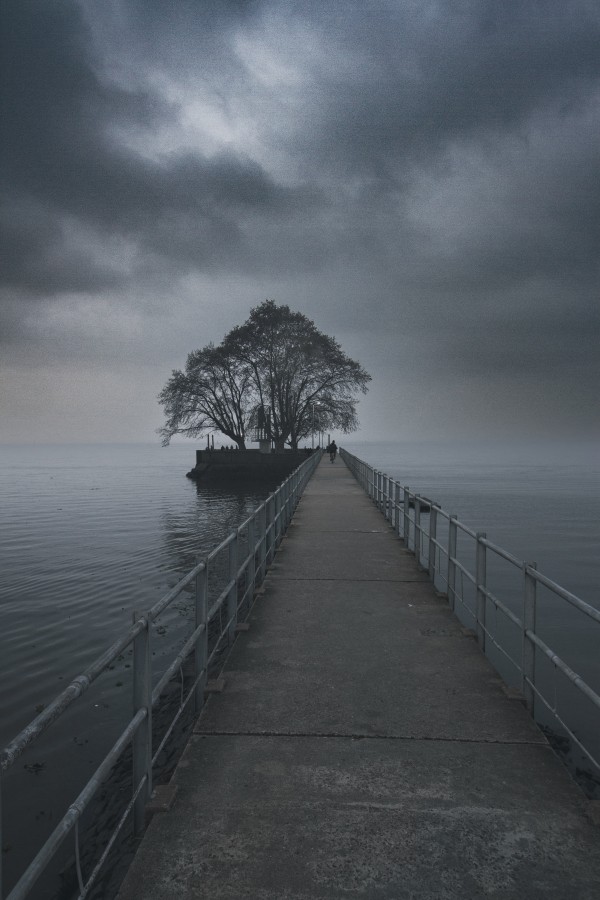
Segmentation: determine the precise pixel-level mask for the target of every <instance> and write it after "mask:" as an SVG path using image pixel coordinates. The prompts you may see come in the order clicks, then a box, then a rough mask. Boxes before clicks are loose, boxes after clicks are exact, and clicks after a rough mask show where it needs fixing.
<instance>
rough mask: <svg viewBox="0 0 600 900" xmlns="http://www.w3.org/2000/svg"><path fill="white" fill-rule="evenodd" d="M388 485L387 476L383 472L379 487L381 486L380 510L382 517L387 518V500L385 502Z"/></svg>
mask: <svg viewBox="0 0 600 900" xmlns="http://www.w3.org/2000/svg"><path fill="white" fill-rule="evenodd" d="M388 485H389V478H388V476H387V475H386V474H385V473H384V474H383V475H382V477H381V488H382V497H381V512H382V513H383V517H384V519H387V517H388V502H387V498H388V489H389V488H388Z"/></svg>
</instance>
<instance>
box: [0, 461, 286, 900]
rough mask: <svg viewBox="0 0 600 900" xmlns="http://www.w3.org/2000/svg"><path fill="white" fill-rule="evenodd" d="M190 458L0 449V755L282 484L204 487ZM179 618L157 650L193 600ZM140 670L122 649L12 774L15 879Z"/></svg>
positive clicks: (104, 740) (7, 798)
mask: <svg viewBox="0 0 600 900" xmlns="http://www.w3.org/2000/svg"><path fill="white" fill-rule="evenodd" d="M194 461H195V451H194V448H193V446H192V445H190V446H176V445H174V446H171V447H168V448H163V447H160V445H158V446H146V445H140V446H135V445H121V446H108V445H103V446H102V445H101V446H45V447H14V446H10V447H8V446H3V447H0V497H1V503H0V571H1V572H2V576H1V581H0V677H1V683H2V694H1V700H0V744H1V745H2V746H4V745H5V744H6V743H8V741H9V740H10V739H12V738H13V737H15V736H16V735H17V733H18V732H19V731H20V730H21V728H23V727H24V726H25V725H26V724H27V723H28V722H29V721H31V719H33V718H34V717H35V715H36V714H37V712H38V711H39V709H40V708H41V707H42V706H43V705H45V704H47V703H48V702H49V701H50V700H51V699H53V698H54V697H55V696H56V695H57V694H58V693H59V692H60V691H61V690H62V689H63V688H64V687H65V686H66V685H67V684H68V682H69V681H70V680H71V679H72V678H73V677H74V676H75V675H77V674H79V673H80V672H81V671H82V670H84V669H85V668H86V667H87V666H88V665H89V664H90V663H91V662H92V661H93V659H94V658H95V657H96V656H97V655H98V654H99V653H100V652H101V651H103V650H104V649H105V648H106V647H107V646H108V645H109V644H111V643H112V641H113V640H114V639H115V637H117V636H118V634H119V633H120V632H122V631H123V630H124V629H125V628H126V627H127V626H128V625H129V624H130V622H131V617H132V612H133V611H134V610H143V609H146V608H148V607H149V606H151V605H152V604H153V603H154V602H155V601H156V600H158V599H159V598H160V597H162V596H163V595H164V594H165V593H166V592H167V591H168V590H169V589H170V588H172V587H173V586H174V585H175V584H176V583H177V581H178V580H179V579H180V578H181V576H182V575H183V574H185V573H186V572H187V571H189V569H190V568H191V567H192V565H193V564H194V562H195V560H196V557H197V556H198V555H200V554H202V553H203V552H205V551H207V550H209V549H212V548H213V547H214V546H215V545H216V544H217V543H219V541H220V540H221V539H222V538H223V537H224V536H226V535H227V534H228V533H229V532H230V531H231V530H232V528H233V527H234V526H235V525H237V524H239V522H241V521H243V520H244V519H245V518H246V517H247V516H248V515H249V514H250V512H252V510H254V509H255V508H256V507H257V506H258V505H259V503H260V502H261V501H262V500H263V499H264V498H265V497H266V496H267V495H268V493H269V492H270V490H272V489H273V488H274V487H275V486H276V484H273V485H264V484H263V485H260V486H254V487H252V488H244V487H240V486H239V485H238V486H234V487H232V488H231V489H229V488H224V487H223V486H220V487H218V488H216V487H213V488H210V487H197V485H196V483H195V482H193V481H191V480H190V479H188V478H186V477H185V473H186V472H187V471H189V469H190V468H191V467H192V466H193V464H194ZM169 616H170V617H169ZM169 616H167V618H166V621H165V623H164V625H163V627H162V628H161V630H160V636H159V638H158V639H157V641H156V650H155V653H157V654H161V655H168V652H169V647H170V645H171V644H172V643H173V638H172V635H174V634H175V632H176V631H177V629H178V628H179V629H181V627H182V626H183V624H185V623H184V620H187V618H189V617H187V608H186V599H185V595H182V600H181V601H178V602H177V603H176V604H175V605H174V609H173V611H172V612H171V613H170V614H169ZM178 619H179V621H177V620H178ZM163 644H164V648H163V647H162V645H163ZM130 674H131V660H130V656H129V655H128V654H124V656H123V658H122V659H121V660H119V661H118V662H117V664H116V665H115V666H114V667H113V669H112V670H111V671H109V672H107V673H106V675H105V676H102V678H101V679H100V680H99V682H97V684H96V685H95V686H94V687H93V688H92V689H91V690H90V691H89V692H88V693H87V694H86V695H85V697H84V698H83V699H82V701H80V702H79V703H77V704H75V705H74V706H73V707H71V708H70V709H69V711H68V713H67V714H66V716H64V717H63V719H62V720H61V722H59V723H57V724H56V725H55V726H53V727H52V728H51V729H50V730H49V731H48V732H46V734H45V735H43V736H42V738H41V739H40V741H38V742H37V743H36V744H35V746H34V747H33V748H31V749H30V750H28V751H26V753H25V754H24V755H23V757H22V758H21V759H20V760H19V762H18V763H17V764H16V765H15V766H14V767H13V768H12V769H11V772H10V778H9V779H7V780H6V781H7V783H6V786H5V787H6V789H5V791H4V806H5V834H4V836H3V843H4V844H5V847H6V845H9V847H10V850H9V852H7V853H5V859H4V862H5V866H6V870H7V876H8V879H9V880H11V879H12V877H13V874H14V872H15V871H16V870H17V869H20V867H21V865H22V863H23V860H24V858H25V856H26V855H27V853H28V849H29V845H30V844H35V845H36V848H37V845H39V843H41V841H42V839H43V838H45V836H46V835H47V834H48V833H49V832H50V830H51V828H52V827H53V825H55V824H56V822H57V821H58V818H59V817H60V815H62V814H63V812H64V809H63V808H61V806H60V803H59V798H60V797H61V796H64V795H65V794H66V793H67V792H69V800H72V799H74V797H75V796H77V793H78V791H79V790H81V788H82V787H83V784H85V780H86V779H87V777H89V776H90V775H91V774H92V772H93V771H94V769H95V767H96V765H97V764H98V761H99V759H100V754H101V753H102V752H106V751H107V750H108V749H109V748H110V746H112V743H113V742H114V740H115V739H116V736H117V735H118V733H119V731H120V729H121V728H122V727H123V725H124V721H125V717H126V716H127V715H128V714H129V710H130V706H131V699H130V698H131V689H130ZM84 774H85V778H84V777H83V776H84ZM33 782H34V783H33ZM72 852H73V850H72V847H70V848H68V854H67V855H72ZM54 888H55V883H54V882H52V889H50V888H48V889H46V890H44V889H42V890H41V892H40V894H39V896H40V897H46V896H48V897H50V896H53V895H54V894H53V891H54Z"/></svg>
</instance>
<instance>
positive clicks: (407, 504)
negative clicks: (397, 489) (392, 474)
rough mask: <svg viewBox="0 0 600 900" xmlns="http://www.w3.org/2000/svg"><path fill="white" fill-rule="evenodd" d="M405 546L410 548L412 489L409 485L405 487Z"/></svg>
mask: <svg viewBox="0 0 600 900" xmlns="http://www.w3.org/2000/svg"><path fill="white" fill-rule="evenodd" d="M403 514H404V546H405V547H406V549H407V550H410V547H409V544H410V491H409V489H408V487H405V488H404V510H403Z"/></svg>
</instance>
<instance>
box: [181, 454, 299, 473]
mask: <svg viewBox="0 0 600 900" xmlns="http://www.w3.org/2000/svg"><path fill="white" fill-rule="evenodd" d="M311 452H312V451H310V450H284V451H282V452H279V453H261V452H260V451H259V450H196V465H195V466H194V468H193V469H192V470H191V471H190V472H188V473H187V476H188V478H193V479H195V480H199V479H202V480H204V479H213V478H245V479H273V478H276V479H280V480H283V479H284V478H286V477H287V476H288V475H290V474H291V473H292V472H293V471H294V469H297V468H298V466H299V465H300V464H301V463H303V462H304V460H305V459H306V458H307V456H310V453H311Z"/></svg>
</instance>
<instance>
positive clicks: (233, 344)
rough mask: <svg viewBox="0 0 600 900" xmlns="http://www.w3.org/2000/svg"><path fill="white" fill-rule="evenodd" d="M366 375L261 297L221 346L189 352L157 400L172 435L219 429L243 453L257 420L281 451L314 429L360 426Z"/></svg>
mask: <svg viewBox="0 0 600 900" xmlns="http://www.w3.org/2000/svg"><path fill="white" fill-rule="evenodd" d="M370 380H371V376H370V375H369V374H368V373H367V372H366V371H365V370H364V369H363V368H362V366H361V365H360V364H359V363H358V362H356V361H355V360H352V359H350V358H349V357H348V356H346V354H345V353H344V352H343V351H342V349H341V347H340V345H339V344H338V342H337V341H336V340H335V339H334V338H332V337H329V336H327V335H325V334H323V333H322V332H321V331H319V330H318V329H317V327H316V325H315V324H314V322H312V321H311V320H310V319H308V318H307V317H306V316H304V315H303V314H302V313H299V312H293V311H292V310H290V308H289V306H278V305H277V304H276V303H275V302H274V301H273V300H266V301H265V302H264V303H261V304H260V305H259V306H257V307H255V308H254V309H252V310H251V311H250V316H249V318H248V320H247V321H246V322H244V324H243V325H239V326H237V327H236V328H234V329H232V331H230V332H229V333H228V334H227V335H226V336H225V338H224V339H223V341H222V343H221V344H219V346H218V347H215V346H213V345H212V344H209V345H208V346H207V347H205V348H204V349H202V350H196V351H194V352H193V353H190V354H189V356H188V358H187V362H186V367H185V371H184V372H181V371H178V370H175V371H174V372H173V373H172V375H171V378H170V379H169V381H168V382H167V384H166V385H165V387H164V388H163V390H162V391H161V393H160V395H159V401H160V403H161V404H162V405H163V406H164V409H165V415H166V423H165V425H164V427H163V428H162V429H161V430H160V433H161V434H162V436H163V443H165V444H168V443H169V440H170V439H171V437H172V436H173V435H174V434H185V435H188V436H190V437H192V436H198V435H200V434H202V433H203V432H206V431H214V430H217V431H221V432H222V433H223V434H225V435H226V436H227V437H229V438H231V440H233V441H234V442H235V443H236V444H237V445H238V447H240V448H244V447H245V445H246V440H247V439H248V434H249V431H250V429H252V428H256V427H257V425H258V423H259V421H260V422H261V423H263V424H264V425H265V428H266V431H267V436H268V437H269V438H270V439H271V440H272V441H273V442H274V443H275V446H276V447H278V448H280V449H282V448H283V447H284V445H285V444H288V445H289V446H290V447H292V448H294V449H296V448H297V447H298V442H299V441H300V440H302V439H303V438H306V437H307V436H309V435H310V434H311V431H312V429H313V425H314V428H315V429H316V430H318V431H320V430H326V429H328V428H331V429H333V428H336V429H339V430H340V431H343V432H344V433H348V432H350V431H354V430H355V429H356V428H357V426H358V419H357V415H356V403H357V400H356V395H357V393H359V392H362V393H366V391H367V385H368V382H369V381H370Z"/></svg>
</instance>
